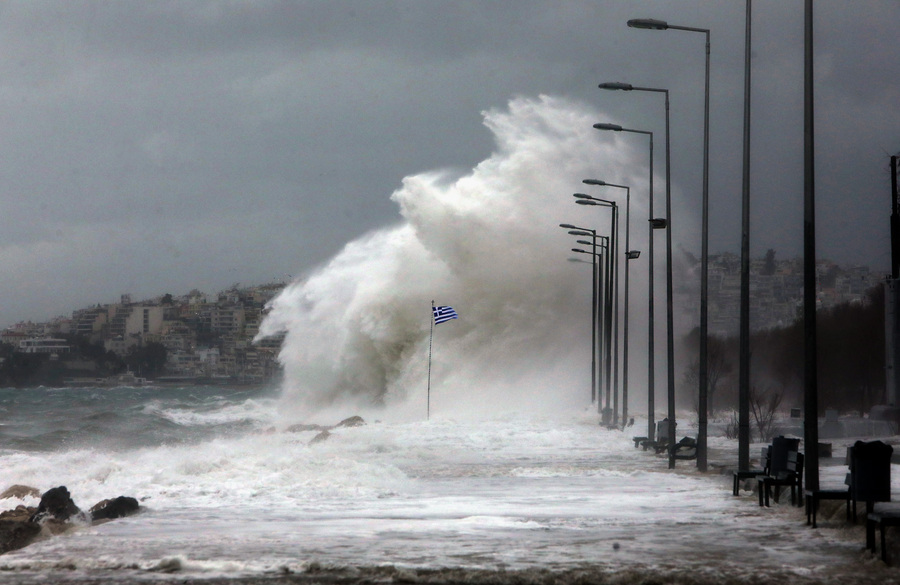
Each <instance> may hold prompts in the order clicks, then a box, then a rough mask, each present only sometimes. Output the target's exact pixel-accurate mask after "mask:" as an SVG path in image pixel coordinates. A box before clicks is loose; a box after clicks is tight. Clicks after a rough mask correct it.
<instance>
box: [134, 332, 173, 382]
mask: <svg viewBox="0 0 900 585" xmlns="http://www.w3.org/2000/svg"><path fill="white" fill-rule="evenodd" d="M167 353H168V352H167V351H166V346H164V345H163V344H161V343H156V342H154V341H151V342H150V343H145V344H144V345H142V346H134V347H132V348H131V349H130V350H129V351H128V355H127V356H125V363H126V364H127V365H128V367H129V368H130V369H131V371H133V372H135V373H137V374H139V375H141V376H144V377H147V378H156V377H157V376H159V375H160V374H162V372H163V368H164V367H165V365H166V356H167Z"/></svg>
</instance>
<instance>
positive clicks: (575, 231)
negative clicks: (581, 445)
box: [559, 223, 598, 404]
mask: <svg viewBox="0 0 900 585" xmlns="http://www.w3.org/2000/svg"><path fill="white" fill-rule="evenodd" d="M559 227H561V228H563V229H566V230H569V233H570V234H572V235H576V236H580V235H585V236H591V237H592V239H593V240H594V242H593V244H592V245H593V253H594V254H595V256H594V257H593V262H592V264H593V277H592V278H591V287H592V295H591V404H593V403H594V402H595V401H597V400H598V398H597V256H596V253H597V230H592V229H589V228H581V227H578V226H574V225H572V224H570V223H561V224H559Z"/></svg>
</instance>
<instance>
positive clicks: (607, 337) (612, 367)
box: [574, 193, 619, 428]
mask: <svg viewBox="0 0 900 585" xmlns="http://www.w3.org/2000/svg"><path fill="white" fill-rule="evenodd" d="M574 197H575V198H576V199H577V201H576V203H578V204H579V205H598V206H601V207H608V208H610V209H612V217H611V220H610V234H611V235H610V237H609V248H608V249H607V252H608V255H607V262H606V274H605V280H606V282H607V285H606V289H605V292H606V294H605V295H604V317H603V339H604V346H603V347H604V354H603V355H604V360H605V368H604V372H605V375H606V406H607V407H609V403H610V390H611V389H612V401H613V407H612V424H613V425H614V426H615V427H616V428H618V426H619V255H618V248H619V246H618V241H619V237H618V233H619V206H618V205H617V204H616V202H615V201H608V200H606V199H598V198H596V197H591V196H590V195H586V194H584V193H575V194H574ZM611 377H613V379H612V380H611V379H610V378H611ZM605 423H606V424H608V423H609V421H608V420H606V421H605Z"/></svg>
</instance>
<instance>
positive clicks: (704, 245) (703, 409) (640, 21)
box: [628, 18, 709, 471]
mask: <svg viewBox="0 0 900 585" xmlns="http://www.w3.org/2000/svg"><path fill="white" fill-rule="evenodd" d="M628 26H630V27H632V28H643V29H649V30H669V29H672V30H684V31H689V32H699V33H703V34H705V35H706V75H705V87H704V97H703V204H702V208H703V211H702V216H703V219H702V228H701V231H702V235H701V251H700V372H699V374H700V375H699V378H700V388H699V398H700V400H699V402H700V404H699V411H700V413H699V420H698V425H697V426H698V429H697V468H698V469H700V471H706V466H707V452H706V435H707V424H708V423H707V393H708V364H707V331H708V318H707V317H708V296H707V294H708V286H707V285H708V275H709V29H708V28H695V27H690V26H677V25H673V24H669V23H668V22H665V21H663V20H654V19H650V18H637V19H632V20H629V21H628ZM669 428H670V431H669V435H670V436H671V437H674V429H672V426H671V425H670V426H669ZM673 465H674V459H671V458H670V461H669V467H672V466H673Z"/></svg>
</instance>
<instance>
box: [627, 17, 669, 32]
mask: <svg viewBox="0 0 900 585" xmlns="http://www.w3.org/2000/svg"><path fill="white" fill-rule="evenodd" d="M628 26H630V27H631V28H645V29H649V30H666V29H668V28H669V23H667V22H666V21H664V20H655V19H653V18H633V19H631V20H629V21H628Z"/></svg>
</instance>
